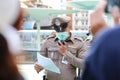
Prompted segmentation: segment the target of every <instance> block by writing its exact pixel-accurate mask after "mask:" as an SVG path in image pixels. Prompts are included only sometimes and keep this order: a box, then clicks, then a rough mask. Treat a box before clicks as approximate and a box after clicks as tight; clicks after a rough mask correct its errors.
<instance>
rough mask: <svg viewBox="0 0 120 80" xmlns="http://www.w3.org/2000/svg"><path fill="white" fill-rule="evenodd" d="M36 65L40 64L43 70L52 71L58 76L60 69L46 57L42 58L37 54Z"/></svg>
mask: <svg viewBox="0 0 120 80" xmlns="http://www.w3.org/2000/svg"><path fill="white" fill-rule="evenodd" d="M37 59H38V64H40V65H41V66H42V67H43V68H44V69H46V70H49V71H53V72H56V73H59V74H60V69H59V68H58V67H57V66H56V65H55V64H54V62H53V61H52V60H51V59H50V58H47V57H44V56H42V55H40V54H39V53H37Z"/></svg>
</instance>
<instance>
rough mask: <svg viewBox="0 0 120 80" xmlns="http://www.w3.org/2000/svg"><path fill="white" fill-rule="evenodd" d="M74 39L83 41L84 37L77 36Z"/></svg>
mask: <svg viewBox="0 0 120 80" xmlns="http://www.w3.org/2000/svg"><path fill="white" fill-rule="evenodd" d="M74 39H76V40H79V41H83V39H82V38H77V37H75V38H74Z"/></svg>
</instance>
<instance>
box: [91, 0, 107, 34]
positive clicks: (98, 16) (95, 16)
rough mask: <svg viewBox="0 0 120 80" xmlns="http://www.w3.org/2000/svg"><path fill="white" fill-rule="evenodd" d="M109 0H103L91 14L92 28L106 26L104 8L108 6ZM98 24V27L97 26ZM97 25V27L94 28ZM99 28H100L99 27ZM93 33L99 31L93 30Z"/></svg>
mask: <svg viewBox="0 0 120 80" xmlns="http://www.w3.org/2000/svg"><path fill="white" fill-rule="evenodd" d="M106 4H107V1H105V0H103V1H100V3H99V4H98V5H97V7H96V8H95V9H94V11H93V12H91V14H90V28H91V29H92V28H93V29H95V28H102V27H104V26H106V22H105V18H104V16H105V15H104V10H105V7H106ZM96 26H97V27H96ZM94 27H95V28H94ZM97 30H99V29H97ZM92 32H93V34H96V32H97V31H92Z"/></svg>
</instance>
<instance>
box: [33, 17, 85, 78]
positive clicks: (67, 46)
mask: <svg viewBox="0 0 120 80" xmlns="http://www.w3.org/2000/svg"><path fill="white" fill-rule="evenodd" d="M69 23H70V17H68V16H61V17H56V18H54V19H53V20H52V24H53V27H54V29H55V31H56V36H52V37H49V38H47V40H46V41H45V42H44V43H43V44H42V46H41V52H40V54H42V55H44V56H46V57H48V58H51V59H52V61H53V62H54V63H55V64H56V66H58V67H59V69H60V72H61V73H60V74H58V73H55V72H51V71H47V70H46V76H47V79H48V80H76V68H77V67H78V68H81V66H82V61H83V54H84V52H85V51H86V50H85V48H84V44H83V41H82V40H81V39H78V38H73V37H72V34H71V32H70V26H69ZM34 68H35V70H36V71H37V72H40V71H41V70H42V69H43V67H42V66H40V65H38V64H35V66H34Z"/></svg>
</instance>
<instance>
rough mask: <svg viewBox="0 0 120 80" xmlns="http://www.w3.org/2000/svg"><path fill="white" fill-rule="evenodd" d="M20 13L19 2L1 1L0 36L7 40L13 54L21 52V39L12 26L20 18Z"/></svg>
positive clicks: (11, 0)
mask: <svg viewBox="0 0 120 80" xmlns="http://www.w3.org/2000/svg"><path fill="white" fill-rule="evenodd" d="M19 11H20V4H19V0H0V34H2V35H3V36H4V37H5V38H6V40H7V43H8V47H9V50H10V51H11V53H18V52H19V51H20V50H21V44H20V37H19V35H18V32H17V30H16V29H14V27H13V26H12V25H13V24H14V22H15V21H16V19H17V18H18V15H19Z"/></svg>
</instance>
